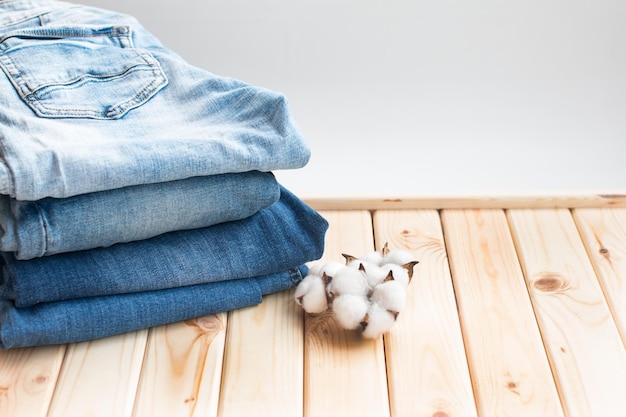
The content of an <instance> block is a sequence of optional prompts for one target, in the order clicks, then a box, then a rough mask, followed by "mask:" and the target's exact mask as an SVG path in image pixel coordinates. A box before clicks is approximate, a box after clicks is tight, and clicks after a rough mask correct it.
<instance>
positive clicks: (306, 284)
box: [294, 269, 320, 304]
mask: <svg viewBox="0 0 626 417" xmlns="http://www.w3.org/2000/svg"><path fill="white" fill-rule="evenodd" d="M316 279H320V277H319V276H318V275H316V274H312V273H311V270H310V269H309V273H308V274H307V276H305V277H304V278H303V279H302V281H300V283H299V284H298V286H297V287H296V291H295V293H294V298H295V299H296V303H298V304H302V297H303V296H304V295H305V294H306V293H307V292H309V288H310V287H311V282H312V281H314V280H316Z"/></svg>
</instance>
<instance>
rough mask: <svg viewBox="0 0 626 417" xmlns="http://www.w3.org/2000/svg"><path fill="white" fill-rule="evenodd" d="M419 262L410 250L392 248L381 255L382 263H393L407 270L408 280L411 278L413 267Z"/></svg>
mask: <svg viewBox="0 0 626 417" xmlns="http://www.w3.org/2000/svg"><path fill="white" fill-rule="evenodd" d="M418 263H419V262H418V261H416V260H415V258H414V257H413V254H411V252H408V251H405V250H402V249H394V250H390V251H389V252H388V253H387V254H386V255H384V256H383V260H382V264H395V265H400V266H402V267H403V268H404V269H406V270H407V273H408V276H409V281H411V279H412V278H413V269H414V267H415V265H417V264H418Z"/></svg>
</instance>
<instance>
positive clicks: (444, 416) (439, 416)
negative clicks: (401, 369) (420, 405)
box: [432, 411, 450, 417]
mask: <svg viewBox="0 0 626 417" xmlns="http://www.w3.org/2000/svg"><path fill="white" fill-rule="evenodd" d="M432 417H450V414H448V413H446V412H445V411H435V413H434V414H433V415H432Z"/></svg>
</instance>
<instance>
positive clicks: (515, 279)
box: [442, 210, 563, 417]
mask: <svg viewBox="0 0 626 417" xmlns="http://www.w3.org/2000/svg"><path fill="white" fill-rule="evenodd" d="M442 222H443V229H444V236H445V240H446V246H447V250H448V257H449V260H450V267H451V271H452V278H453V283H454V287H455V290H456V295H457V301H458V306H459V313H460V319H461V326H462V330H463V336H464V339H465V345H466V352H467V357H468V360H469V363H470V372H471V377H472V381H473V385H474V395H475V398H476V404H477V407H478V412H479V415H480V416H485V417H487V416H500V415H506V416H524V417H526V416H562V415H563V410H562V409H561V404H560V401H559V397H558V394H557V390H556V386H555V383H554V380H553V378H552V374H551V371H550V365H549V363H548V359H547V356H546V353H545V351H544V349H543V344H542V340H541V335H540V333H539V329H538V326H537V323H536V321H535V317H534V313H533V310H532V306H531V303H530V299H529V297H528V292H527V290H526V285H525V282H524V277H523V274H522V271H521V269H520V265H519V263H518V259H517V256H516V253H515V247H514V245H513V241H512V239H511V234H510V231H509V229H508V225H507V221H506V217H505V215H504V212H503V211H502V210H444V211H443V212H442Z"/></svg>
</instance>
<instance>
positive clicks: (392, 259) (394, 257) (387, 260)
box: [381, 249, 415, 265]
mask: <svg viewBox="0 0 626 417" xmlns="http://www.w3.org/2000/svg"><path fill="white" fill-rule="evenodd" d="M414 260H415V256H413V254H412V253H411V252H409V251H406V250H404V249H393V250H391V251H389V253H387V254H386V255H385V256H383V259H382V262H381V264H396V265H404V264H406V263H408V262H411V261H414Z"/></svg>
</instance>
